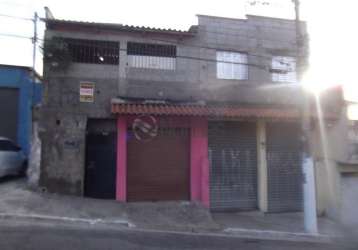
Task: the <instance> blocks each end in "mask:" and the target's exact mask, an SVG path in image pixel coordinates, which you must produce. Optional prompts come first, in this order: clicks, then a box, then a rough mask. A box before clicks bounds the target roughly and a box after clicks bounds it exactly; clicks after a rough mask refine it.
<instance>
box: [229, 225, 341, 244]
mask: <svg viewBox="0 0 358 250" xmlns="http://www.w3.org/2000/svg"><path fill="white" fill-rule="evenodd" d="M223 231H224V232H225V233H228V234H231V235H240V236H244V237H248V238H251V237H252V238H260V239H267V240H270V239H271V240H272V239H273V240H289V241H306V242H318V243H331V242H333V239H334V238H336V237H332V236H329V235H325V234H308V233H293V232H283V231H273V230H256V229H245V228H226V229H224V230H223Z"/></svg>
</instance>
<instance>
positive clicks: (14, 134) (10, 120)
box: [0, 65, 42, 155]
mask: <svg viewBox="0 0 358 250" xmlns="http://www.w3.org/2000/svg"><path fill="white" fill-rule="evenodd" d="M33 74H35V76H34V75H33ZM41 92H42V83H41V78H40V77H39V75H38V74H36V72H34V71H33V69H32V68H30V67H23V66H13V65H0V114H1V116H2V118H1V122H0V136H3V137H7V138H10V139H12V140H13V141H15V142H17V143H18V145H19V146H21V148H22V149H23V150H24V152H25V153H26V155H29V152H30V140H31V131H32V108H33V107H34V106H35V105H36V104H38V103H40V102H41Z"/></svg>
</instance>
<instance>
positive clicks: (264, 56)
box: [40, 15, 306, 212]
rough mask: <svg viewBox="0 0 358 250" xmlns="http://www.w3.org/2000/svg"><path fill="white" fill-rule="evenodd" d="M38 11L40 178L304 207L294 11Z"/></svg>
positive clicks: (62, 187)
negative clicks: (136, 14)
mask: <svg viewBox="0 0 358 250" xmlns="http://www.w3.org/2000/svg"><path fill="white" fill-rule="evenodd" d="M45 22H46V27H47V28H46V34H45V42H44V48H45V50H44V51H45V56H44V79H45V91H44V99H45V100H44V105H43V107H42V125H41V131H42V133H41V139H42V163H41V164H42V165H41V176H40V185H41V186H43V187H44V188H46V189H47V190H49V191H51V192H60V193H67V194H74V195H84V196H88V197H96V198H105V199H116V200H118V201H164V200H190V201H198V202H201V203H202V204H204V205H205V206H207V207H209V208H210V209H211V210H214V211H224V210H225V211H228V210H257V209H258V210H261V211H264V212H286V211H299V210H301V209H302V171H301V150H300V138H301V132H300V109H301V106H302V96H303V95H302V88H301V86H300V85H299V84H297V79H298V77H299V74H298V73H297V72H300V71H301V69H302V63H301V61H304V60H302V59H304V58H305V57H306V46H303V47H301V48H302V50H298V47H297V43H296V42H297V39H296V29H295V23H294V21H293V20H285V19H277V18H268V17H259V16H251V15H250V16H247V18H245V19H232V18H222V17H213V16H204V15H199V16H198V25H195V26H192V27H191V28H190V29H189V30H187V31H179V30H171V29H158V28H149V27H136V26H127V25H121V24H106V23H91V22H78V21H68V20H59V19H45ZM301 25H302V30H304V34H303V35H304V36H305V35H306V34H305V24H304V23H302V24H301ZM297 55H299V59H296V58H297ZM296 65H300V66H299V67H297V66H296ZM296 68H297V69H296Z"/></svg>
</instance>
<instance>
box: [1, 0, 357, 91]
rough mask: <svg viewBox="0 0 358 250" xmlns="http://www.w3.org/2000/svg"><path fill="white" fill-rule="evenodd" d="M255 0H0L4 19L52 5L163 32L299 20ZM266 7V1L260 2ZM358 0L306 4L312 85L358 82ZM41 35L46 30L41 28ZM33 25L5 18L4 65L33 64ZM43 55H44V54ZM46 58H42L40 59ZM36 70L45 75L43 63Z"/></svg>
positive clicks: (279, 1) (289, 7)
mask: <svg viewBox="0 0 358 250" xmlns="http://www.w3.org/2000/svg"><path fill="white" fill-rule="evenodd" d="M249 2H250V0H220V1H208V0H181V1H169V0H151V1H148V0H126V1H120V0H101V1H89V0H0V15H1V14H2V15H4V14H5V15H14V16H20V17H25V18H32V16H33V13H34V11H37V12H38V13H39V15H40V16H41V17H44V10H43V7H44V6H48V7H49V8H50V9H51V11H52V12H53V14H54V16H55V18H59V19H70V20H82V21H95V22H114V23H123V24H130V25H143V26H153V27H163V28H176V29H184V30H186V29H188V28H189V27H190V26H191V25H193V24H196V23H197V19H196V16H195V15H196V14H207V15H216V16H224V17H234V18H242V17H244V16H245V14H257V15H266V16H276V17H282V18H293V14H294V12H293V4H292V1H291V0H261V2H270V5H260V4H257V5H254V6H252V5H250V4H249ZM259 2H260V1H259ZM357 2H358V1H356V0H314V1H313V0H301V7H302V8H301V14H302V18H303V19H304V20H307V22H308V28H309V33H310V40H311V44H310V49H311V58H310V61H311V70H312V71H311V73H310V74H309V75H310V77H309V79H310V80H314V81H316V82H317V81H320V82H325V84H328V85H332V84H339V83H343V82H344V83H345V84H348V83H354V84H358V83H357V76H356V73H355V72H356V71H357V69H356V60H357V59H356V58H357V55H358V46H357V44H358V37H357V27H356V25H357V24H358V15H357V14H356V11H357V9H358V8H357V7H358V3H357ZM39 26H40V27H39V30H40V36H42V34H43V29H44V25H43V24H42V23H40V25H39ZM32 32H33V26H32V23H31V21H26V20H17V19H13V18H8V17H1V16H0V34H2V35H0V55H1V56H0V63H3V64H16V65H31V63H32V45H31V41H30V40H29V39H26V38H14V37H8V36H4V34H13V35H17V36H24V37H31V36H32ZM38 53H40V52H38ZM40 55H41V54H40ZM37 62H38V65H37V67H36V69H37V70H38V71H40V73H41V69H42V67H41V58H40V57H38V60H37Z"/></svg>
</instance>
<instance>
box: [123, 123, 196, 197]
mask: <svg viewBox="0 0 358 250" xmlns="http://www.w3.org/2000/svg"><path fill="white" fill-rule="evenodd" d="M128 137H129V138H128V144H127V145H128V146H127V150H128V151H127V154H128V158H127V183H128V185H127V198H128V201H165V200H189V186H190V184H189V163H190V160H189V149H190V144H189V130H188V129H184V128H181V129H176V128H170V129H169V128H168V129H159V132H158V135H157V136H156V137H154V139H152V140H151V141H140V140H137V139H136V138H135V137H134V136H133V135H132V134H131V132H130V133H129V136H128Z"/></svg>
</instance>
